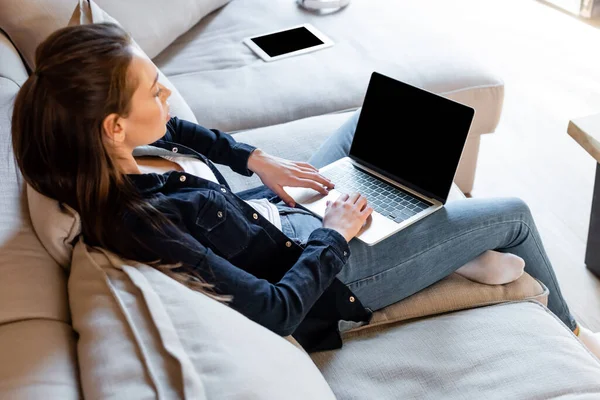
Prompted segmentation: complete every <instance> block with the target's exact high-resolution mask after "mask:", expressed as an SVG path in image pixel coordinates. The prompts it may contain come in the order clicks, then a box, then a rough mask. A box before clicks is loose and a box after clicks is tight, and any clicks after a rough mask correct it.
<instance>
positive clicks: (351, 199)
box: [348, 192, 360, 204]
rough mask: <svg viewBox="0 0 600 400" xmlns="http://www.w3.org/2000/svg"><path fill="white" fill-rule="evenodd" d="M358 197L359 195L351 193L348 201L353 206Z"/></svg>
mask: <svg viewBox="0 0 600 400" xmlns="http://www.w3.org/2000/svg"><path fill="white" fill-rule="evenodd" d="M359 197H360V193H358V192H354V193H352V195H351V196H350V199H349V200H348V201H349V202H350V203H352V204H355V203H356V201H357V200H358V199H359Z"/></svg>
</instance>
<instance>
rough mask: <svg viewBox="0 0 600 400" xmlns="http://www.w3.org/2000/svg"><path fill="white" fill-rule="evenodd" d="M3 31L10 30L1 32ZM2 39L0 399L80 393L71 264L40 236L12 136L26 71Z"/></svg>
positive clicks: (69, 396)
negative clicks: (69, 281)
mask: <svg viewBox="0 0 600 400" xmlns="http://www.w3.org/2000/svg"><path fill="white" fill-rule="evenodd" d="M0 36H2V35H1V34H0ZM18 59H19V58H18V55H17V53H16V50H15V49H14V48H13V46H12V45H11V44H10V42H8V41H7V40H5V38H4V37H2V38H1V40H0V62H1V63H2V64H3V66H4V63H9V65H10V67H9V68H8V70H7V71H4V72H6V75H4V74H0V75H2V76H0V399H34V398H47V399H65V400H68V399H74V400H75V399H80V398H81V395H80V391H79V382H78V376H77V360H76V355H75V346H76V341H75V332H74V331H73V329H72V328H71V326H70V314H69V306H68V302H67V286H66V284H67V279H66V273H65V271H64V270H63V269H62V268H61V267H60V266H59V265H58V264H57V263H56V262H55V261H54V260H53V259H52V257H50V255H49V254H48V253H47V252H46V251H45V250H44V247H43V246H42V244H41V243H40V241H39V240H38V238H37V237H36V235H35V233H34V231H33V228H32V226H31V222H30V220H29V213H28V211H27V200H26V198H25V188H24V186H23V184H22V178H21V177H20V174H19V173H18V172H17V170H16V168H15V160H14V157H13V154H12V147H11V142H10V126H11V125H10V117H11V115H12V104H13V101H14V98H15V95H16V93H17V91H18V89H19V87H18V84H20V83H22V80H23V78H24V77H25V76H26V73H25V71H24V66H23V65H22V64H20V63H19V62H18Z"/></svg>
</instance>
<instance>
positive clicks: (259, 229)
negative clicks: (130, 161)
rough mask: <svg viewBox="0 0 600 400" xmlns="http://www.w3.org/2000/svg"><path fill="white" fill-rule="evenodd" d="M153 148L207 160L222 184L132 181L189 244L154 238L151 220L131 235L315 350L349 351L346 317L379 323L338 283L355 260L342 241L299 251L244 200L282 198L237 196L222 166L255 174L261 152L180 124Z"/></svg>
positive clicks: (180, 177) (186, 177)
mask: <svg viewBox="0 0 600 400" xmlns="http://www.w3.org/2000/svg"><path fill="white" fill-rule="evenodd" d="M151 147H152V148H155V149H157V150H159V151H164V150H168V151H169V152H170V154H174V153H178V154H185V155H191V156H194V157H197V158H200V159H202V160H203V161H204V162H206V163H207V165H208V166H209V167H210V168H211V170H212V171H213V172H214V174H215V175H216V177H217V179H218V181H219V184H217V183H214V182H211V181H208V180H206V179H202V178H199V177H197V176H194V175H192V174H188V173H185V172H178V171H170V172H167V173H164V174H156V173H150V174H141V175H136V174H130V175H127V176H128V178H129V179H130V180H131V181H132V182H133V183H134V184H135V186H136V187H137V188H138V190H139V191H140V192H141V193H142V194H143V195H144V196H145V197H146V198H148V199H150V200H151V201H152V203H153V204H154V205H155V206H157V208H159V209H160V210H161V211H162V212H164V213H165V214H166V215H167V216H168V217H169V218H170V220H171V221H173V222H174V223H175V225H176V226H177V227H178V228H179V229H181V231H182V232H183V233H184V234H185V236H186V238H187V239H189V240H188V243H182V242H180V241H178V242H170V243H165V242H162V241H160V240H158V239H157V238H156V237H153V236H152V235H151V234H150V233H149V232H151V231H150V230H149V229H148V228H147V223H145V222H144V221H135V220H133V219H131V218H126V219H125V222H126V227H127V228H128V231H129V232H135V234H136V235H137V236H138V237H139V238H141V239H142V240H144V241H145V243H148V244H150V245H151V246H156V248H161V251H164V252H165V253H166V254H169V255H171V256H175V257H176V258H178V259H180V260H181V261H183V262H185V263H187V264H188V265H194V266H195V268H196V269H197V271H198V272H199V273H200V275H201V276H202V278H203V279H204V280H206V281H207V282H209V283H212V284H214V285H215V289H216V290H217V292H219V293H222V294H230V295H233V297H234V298H233V301H232V302H231V303H230V306H231V307H232V308H233V309H235V310H237V311H239V312H240V313H242V314H243V315H245V316H246V317H248V318H249V319H251V320H253V321H255V322H257V323H259V324H261V325H263V326H264V327H266V328H268V329H270V330H271V331H273V332H275V333H277V334H279V335H281V336H287V335H290V334H291V335H292V336H293V337H294V338H295V339H296V340H297V341H298V342H299V343H300V344H301V345H302V346H303V347H304V348H305V349H306V351H307V352H313V351H321V350H330V349H336V348H340V347H341V346H342V341H341V337H340V332H339V329H338V320H346V321H356V322H361V321H362V322H368V321H370V320H371V317H372V311H371V310H369V309H367V308H365V307H363V306H362V304H361V303H360V301H359V300H358V298H356V296H354V295H353V293H352V292H351V291H350V290H349V289H348V288H347V287H346V285H344V284H343V283H342V282H341V281H339V280H338V279H337V278H336V275H337V274H338V273H339V272H340V271H341V270H342V268H343V267H344V264H345V263H346V261H347V259H348V257H349V256H350V249H349V247H348V243H347V242H346V240H345V239H344V237H343V236H342V235H340V234H339V233H338V232H336V231H334V230H332V229H328V228H319V229H316V230H315V231H314V232H313V233H312V234H311V235H310V237H309V239H308V241H307V243H306V244H305V245H303V246H301V245H298V244H297V243H296V242H294V240H292V239H291V238H289V237H287V236H286V235H285V234H283V233H282V232H281V231H280V230H279V229H277V227H275V226H274V225H273V224H271V223H270V222H269V221H267V220H265V219H264V218H263V217H262V215H260V214H259V213H257V212H256V211H255V210H254V208H252V207H251V206H250V205H248V204H247V203H246V202H245V201H244V200H249V199H253V198H268V199H269V201H271V202H273V203H275V202H278V201H280V198H279V197H278V196H276V195H275V193H273V192H272V191H271V190H269V189H268V188H267V187H265V186H261V187H258V188H254V189H250V190H247V191H244V192H239V193H232V192H231V190H230V187H229V185H228V184H227V182H226V181H225V179H224V177H223V176H222V174H221V173H220V172H219V170H218V169H217V168H216V167H215V166H214V164H213V162H214V163H217V164H223V165H227V166H229V167H230V168H231V169H232V170H233V171H235V172H237V173H240V174H242V175H246V176H251V175H252V174H253V172H252V171H250V170H249V169H248V168H247V163H248V158H249V157H250V153H251V152H252V151H253V150H254V149H255V147H253V146H250V145H248V144H244V143H238V142H236V140H235V139H233V137H232V136H231V135H229V134H227V133H224V132H221V131H218V130H215V129H206V128H204V127H202V126H200V125H197V124H194V123H192V122H189V121H185V120H180V119H178V118H172V119H171V120H170V121H169V122H168V124H167V132H166V134H165V136H164V137H163V138H161V139H160V140H158V141H157V142H155V143H153V144H152V145H151ZM160 149H164V150H160ZM151 152H152V151H150V153H151ZM143 153H144V152H143V151H142V152H139V151H138V152H137V155H141V154H143ZM134 154H135V153H134ZM298 211H299V212H303V211H304V210H302V209H299V210H298ZM190 243H192V246H193V251H191V250H190ZM351 297H352V301H351Z"/></svg>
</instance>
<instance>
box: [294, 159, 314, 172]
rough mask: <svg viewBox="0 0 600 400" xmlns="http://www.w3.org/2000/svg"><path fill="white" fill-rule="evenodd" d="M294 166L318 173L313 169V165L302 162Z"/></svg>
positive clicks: (297, 162)
mask: <svg viewBox="0 0 600 400" xmlns="http://www.w3.org/2000/svg"><path fill="white" fill-rule="evenodd" d="M296 165H298V166H301V167H304V168H308V169H310V170H312V171H318V168H315V167H314V166H313V165H311V164H309V163H307V162H304V161H296Z"/></svg>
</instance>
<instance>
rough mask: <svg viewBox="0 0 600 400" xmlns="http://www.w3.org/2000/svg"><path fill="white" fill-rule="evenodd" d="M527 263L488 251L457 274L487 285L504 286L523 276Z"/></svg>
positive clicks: (464, 266) (508, 255)
mask: <svg viewBox="0 0 600 400" xmlns="http://www.w3.org/2000/svg"><path fill="white" fill-rule="evenodd" d="M524 268H525V261H524V260H523V259H522V258H521V257H519V256H517V255H514V254H511V253H501V252H499V251H494V250H487V251H485V252H483V253H481V254H480V255H479V256H478V257H476V258H474V259H473V260H471V261H469V262H468V263H466V264H465V265H463V266H462V267H460V268H459V269H458V270H456V273H457V274H459V275H462V276H464V277H465V278H467V279H470V280H472V281H475V282H479V283H485V284H486V285H504V284H505V283H509V282H512V281H515V280H517V279H519V278H520V277H521V275H523V271H524Z"/></svg>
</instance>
